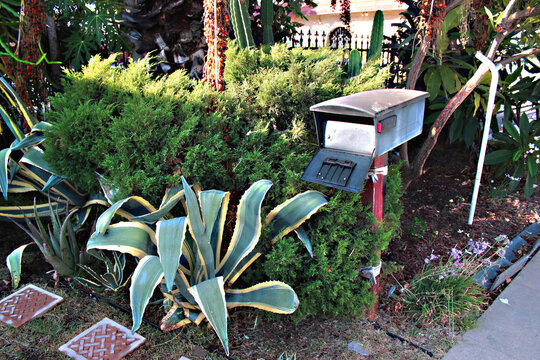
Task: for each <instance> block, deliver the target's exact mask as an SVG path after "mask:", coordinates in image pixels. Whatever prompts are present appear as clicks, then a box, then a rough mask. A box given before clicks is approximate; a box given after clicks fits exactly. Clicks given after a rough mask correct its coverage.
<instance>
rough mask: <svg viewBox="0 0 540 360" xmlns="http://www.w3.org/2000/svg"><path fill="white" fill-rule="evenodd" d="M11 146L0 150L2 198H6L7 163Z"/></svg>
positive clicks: (0, 187) (0, 188)
mask: <svg viewBox="0 0 540 360" xmlns="http://www.w3.org/2000/svg"><path fill="white" fill-rule="evenodd" d="M10 154H11V148H7V149H3V150H0V190H2V195H4V200H7V198H8V176H9V173H8V164H9V155H10Z"/></svg>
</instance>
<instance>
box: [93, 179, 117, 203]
mask: <svg viewBox="0 0 540 360" xmlns="http://www.w3.org/2000/svg"><path fill="white" fill-rule="evenodd" d="M95 174H96V177H97V179H98V182H99V185H100V186H101V191H103V195H105V198H106V199H107V202H108V203H109V204H110V205H112V204H114V203H115V202H116V201H115V199H116V196H117V195H118V189H117V188H116V187H115V186H114V185H113V183H112V182H110V181H109V180H107V179H106V178H105V177H104V176H103V175H101V174H100V173H98V172H95Z"/></svg>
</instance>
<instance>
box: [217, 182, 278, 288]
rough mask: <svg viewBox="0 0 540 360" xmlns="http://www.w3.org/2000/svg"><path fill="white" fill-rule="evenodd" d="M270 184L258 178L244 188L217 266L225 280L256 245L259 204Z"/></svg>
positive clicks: (259, 216)
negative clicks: (231, 232) (221, 257)
mask: <svg viewBox="0 0 540 360" xmlns="http://www.w3.org/2000/svg"><path fill="white" fill-rule="evenodd" d="M271 186H272V182H270V181H269V180H259V181H257V182H256V183H254V184H253V185H251V187H250V188H249V189H248V190H246V192H245V193H244V195H243V196H242V199H241V200H240V204H239V205H238V213H237V217H236V225H235V228H234V232H233V235H232V239H231V243H230V244H229V247H228V249H227V252H226V253H225V256H224V257H223V260H222V262H221V264H220V266H219V273H220V274H223V277H224V279H225V281H227V280H228V279H229V277H230V276H231V273H232V271H233V270H234V269H235V268H236V266H237V265H238V264H239V263H240V262H241V261H242V259H244V257H246V256H247V255H248V254H249V253H250V252H251V251H253V249H255V246H256V245H257V243H258V241H259V237H260V235H261V227H262V224H261V204H262V201H263V199H264V197H265V195H266V193H267V192H268V190H269V189H270V187H271Z"/></svg>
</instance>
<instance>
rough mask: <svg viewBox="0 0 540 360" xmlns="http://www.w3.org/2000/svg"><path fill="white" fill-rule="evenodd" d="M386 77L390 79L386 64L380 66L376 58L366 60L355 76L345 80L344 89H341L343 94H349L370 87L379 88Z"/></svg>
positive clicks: (382, 85)
mask: <svg viewBox="0 0 540 360" xmlns="http://www.w3.org/2000/svg"><path fill="white" fill-rule="evenodd" d="M388 79H390V69H389V67H388V66H386V67H383V68H381V67H380V66H379V64H378V60H371V61H368V62H367V63H366V64H365V65H364V67H363V68H362V71H361V72H360V74H359V75H358V76H357V77H355V78H353V79H351V80H349V81H347V84H346V85H345V89H343V95H350V94H354V93H357V92H361V91H365V90H371V89H381V88H383V87H384V85H385V84H386V82H387V81H388Z"/></svg>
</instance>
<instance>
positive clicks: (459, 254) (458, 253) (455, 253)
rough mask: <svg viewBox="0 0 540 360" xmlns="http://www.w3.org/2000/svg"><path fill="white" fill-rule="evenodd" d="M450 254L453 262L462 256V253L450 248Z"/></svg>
mask: <svg viewBox="0 0 540 360" xmlns="http://www.w3.org/2000/svg"><path fill="white" fill-rule="evenodd" d="M450 254H451V255H452V257H453V258H454V260H459V258H460V257H461V254H463V251H461V250H458V249H456V248H452V250H451V251H450Z"/></svg>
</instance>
